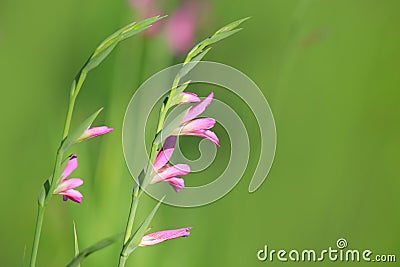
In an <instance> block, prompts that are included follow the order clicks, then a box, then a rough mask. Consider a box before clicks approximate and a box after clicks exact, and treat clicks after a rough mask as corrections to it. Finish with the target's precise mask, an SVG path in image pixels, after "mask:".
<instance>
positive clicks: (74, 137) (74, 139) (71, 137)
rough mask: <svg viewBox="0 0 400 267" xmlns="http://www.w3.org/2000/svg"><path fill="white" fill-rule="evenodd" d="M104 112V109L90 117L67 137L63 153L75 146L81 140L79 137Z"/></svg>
mask: <svg viewBox="0 0 400 267" xmlns="http://www.w3.org/2000/svg"><path fill="white" fill-rule="evenodd" d="M102 110H103V108H101V109H99V110H98V111H96V112H95V113H93V114H92V115H90V117H88V118H87V119H86V120H85V121H84V122H82V123H81V124H80V125H79V126H78V127H77V128H76V129H75V130H74V131H72V132H71V133H70V134H68V136H67V137H66V139H65V141H64V142H63V144H62V146H61V149H62V150H63V151H66V150H68V149H69V148H70V147H71V146H72V145H73V144H75V143H77V142H78V140H79V137H81V135H82V134H83V133H84V132H85V131H86V129H88V128H89V127H90V126H91V125H92V123H93V121H94V120H95V119H96V118H97V116H98V115H99V114H100V112H101V111H102Z"/></svg>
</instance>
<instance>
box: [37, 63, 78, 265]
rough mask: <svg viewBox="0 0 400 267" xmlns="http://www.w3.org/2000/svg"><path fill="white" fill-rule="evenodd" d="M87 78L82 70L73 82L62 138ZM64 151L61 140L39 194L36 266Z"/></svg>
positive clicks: (65, 135)
mask: <svg viewBox="0 0 400 267" xmlns="http://www.w3.org/2000/svg"><path fill="white" fill-rule="evenodd" d="M85 78H86V72H84V71H81V72H80V73H79V76H78V79H77V80H76V79H75V80H74V82H73V83H72V87H71V91H70V100H69V105H68V111H67V117H66V119H65V124H64V132H63V137H62V140H64V139H65V138H66V137H67V135H68V133H69V128H70V126H71V120H72V114H73V111H74V106H75V100H76V98H77V96H78V94H79V91H80V89H81V87H82V85H83V82H84V81H85ZM63 156H64V152H63V142H61V144H60V147H59V148H58V150H57V155H56V162H55V164H54V169H53V174H52V177H51V178H50V181H49V182H50V184H49V188H44V189H43V191H41V193H40V194H39V207H38V209H39V210H38V215H37V219H36V229H35V235H34V238H33V247H32V254H31V261H30V266H31V267H34V266H35V265H36V258H37V253H38V248H39V242H40V235H41V232H42V225H43V219H44V212H45V208H46V206H47V204H48V203H49V202H50V199H51V197H52V196H53V192H54V190H55V188H56V186H57V184H58V179H59V178H60V177H61V164H62V160H63Z"/></svg>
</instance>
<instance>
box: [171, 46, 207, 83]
mask: <svg viewBox="0 0 400 267" xmlns="http://www.w3.org/2000/svg"><path fill="white" fill-rule="evenodd" d="M210 49H211V47H209V48H206V49H205V50H202V51H200V52H199V53H198V54H197V55H196V56H194V57H193V58H192V59H191V60H190V62H187V63H185V64H183V66H182V68H181V69H180V71H179V73H178V75H179V78H180V79H181V78H183V77H185V75H186V74H188V73H189V72H190V71H191V70H192V69H193V68H194V67H196V65H197V63H199V62H200V61H201V60H202V59H203V57H204V56H205V55H206V54H207V53H208V51H210Z"/></svg>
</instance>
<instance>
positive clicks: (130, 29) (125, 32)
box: [83, 16, 166, 72]
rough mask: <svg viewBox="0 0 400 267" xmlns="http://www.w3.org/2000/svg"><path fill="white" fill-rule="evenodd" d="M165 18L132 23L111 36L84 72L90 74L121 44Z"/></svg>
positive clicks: (156, 17)
mask: <svg viewBox="0 0 400 267" xmlns="http://www.w3.org/2000/svg"><path fill="white" fill-rule="evenodd" d="M165 17H166V16H163V17H160V16H155V17H151V18H148V19H145V20H142V21H139V22H132V23H130V24H129V25H126V26H125V27H123V28H121V29H119V30H118V31H116V32H115V33H113V34H111V35H110V36H109V37H107V38H106V39H105V40H104V41H103V42H102V43H101V44H100V45H99V46H98V47H97V48H96V50H95V51H94V52H93V54H92V55H91V56H90V57H89V59H88V61H87V62H86V64H85V66H84V67H83V72H89V71H90V70H92V69H94V68H96V67H97V66H98V65H99V64H100V63H101V62H102V61H103V60H104V59H105V58H106V57H107V56H108V55H109V54H110V53H111V51H112V50H113V49H114V48H115V47H116V46H117V44H118V43H119V42H121V41H123V40H125V39H127V38H129V37H131V36H133V35H135V34H138V33H140V32H142V31H144V30H146V29H147V28H149V27H151V26H152V24H153V23H155V22H157V21H158V20H160V19H162V18H165Z"/></svg>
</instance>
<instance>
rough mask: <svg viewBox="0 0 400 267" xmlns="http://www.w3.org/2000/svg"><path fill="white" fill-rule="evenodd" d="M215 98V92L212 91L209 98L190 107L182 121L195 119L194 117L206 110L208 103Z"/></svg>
mask: <svg viewBox="0 0 400 267" xmlns="http://www.w3.org/2000/svg"><path fill="white" fill-rule="evenodd" d="M213 98H214V93H213V92H211V93H210V94H209V95H208V96H207V98H205V99H204V100H203V101H202V102H200V103H199V104H197V105H196V106H194V107H192V108H191V109H189V111H188V113H187V114H186V116H185V118H184V119H183V122H182V123H185V122H188V121H190V120H193V119H194V118H196V117H197V116H199V115H200V114H201V113H203V112H204V110H206V108H207V107H208V105H210V103H211V101H212V100H213Z"/></svg>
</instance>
